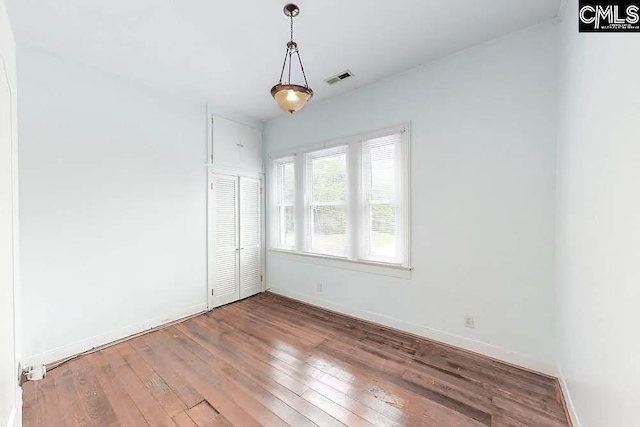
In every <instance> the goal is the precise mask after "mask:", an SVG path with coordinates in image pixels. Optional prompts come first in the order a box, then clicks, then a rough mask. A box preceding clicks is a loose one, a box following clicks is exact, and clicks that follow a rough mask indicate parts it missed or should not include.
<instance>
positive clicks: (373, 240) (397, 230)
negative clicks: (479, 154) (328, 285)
mask: <svg viewBox="0 0 640 427" xmlns="http://www.w3.org/2000/svg"><path fill="white" fill-rule="evenodd" d="M409 176H410V174H409V132H408V125H400V126H396V127H393V128H389V129H385V130H382V131H377V132H371V133H368V134H362V135H358V136H354V137H350V138H345V139H343V140H339V141H333V142H329V143H325V144H322V145H317V146H309V147H302V148H299V149H294V150H291V151H290V152H289V153H287V154H286V155H284V156H282V157H276V158H272V160H271V168H270V186H271V188H272V192H271V194H272V202H271V210H270V212H271V221H270V233H271V236H272V238H271V239H270V241H271V248H272V249H281V250H288V251H290V252H294V253H299V254H301V255H307V256H319V257H324V258H333V259H344V260H346V261H350V262H361V263H365V264H383V265H390V266H398V267H407V268H408V267H409V266H410V254H409V249H410V242H409V226H410V200H409V195H410V190H409V189H410V182H409ZM296 184H297V186H296ZM298 191H299V192H300V193H297V192H298ZM297 233H300V234H299V235H298V234H297Z"/></svg>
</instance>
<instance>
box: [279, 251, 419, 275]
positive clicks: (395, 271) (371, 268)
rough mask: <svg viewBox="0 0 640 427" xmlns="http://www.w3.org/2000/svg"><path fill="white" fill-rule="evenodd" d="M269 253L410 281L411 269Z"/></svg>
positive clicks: (374, 263)
mask: <svg viewBox="0 0 640 427" xmlns="http://www.w3.org/2000/svg"><path fill="white" fill-rule="evenodd" d="M269 252H270V253H272V254H273V255H275V256H277V257H280V258H282V259H288V260H291V261H299V262H306V263H310V264H318V265H324V266H327V267H335V268H343V269H347V270H354V271H361V272H363V273H370V274H379V275H382V276H390V277H397V278H400V279H411V272H412V271H413V267H404V266H401V265H394V264H385V263H380V262H372V261H353V260H350V259H345V258H337V257H332V256H327V255H316V254H310V253H300V252H295V251H291V250H286V249H275V248H269Z"/></svg>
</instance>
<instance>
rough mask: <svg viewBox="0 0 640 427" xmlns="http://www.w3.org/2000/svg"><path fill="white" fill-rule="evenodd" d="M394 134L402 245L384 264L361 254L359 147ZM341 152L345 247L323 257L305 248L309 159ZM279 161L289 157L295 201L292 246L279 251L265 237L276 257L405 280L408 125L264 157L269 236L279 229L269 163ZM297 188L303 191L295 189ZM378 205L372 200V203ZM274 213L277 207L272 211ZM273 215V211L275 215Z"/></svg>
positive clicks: (408, 229)
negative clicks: (266, 161)
mask: <svg viewBox="0 0 640 427" xmlns="http://www.w3.org/2000/svg"><path fill="white" fill-rule="evenodd" d="M394 134H400V135H401V141H400V145H399V147H400V150H399V153H398V154H397V156H396V162H397V165H398V167H399V171H398V173H399V175H400V178H399V182H400V185H397V186H396V189H398V187H399V190H398V193H399V194H397V195H396V199H397V200H395V203H396V205H397V208H398V210H397V212H399V213H400V214H399V222H400V224H401V228H402V230H401V233H402V234H403V239H402V242H401V244H402V247H401V248H399V251H400V252H401V254H402V255H403V256H402V258H403V259H402V260H401V261H400V262H386V261H383V260H376V259H372V258H371V257H367V256H366V255H365V247H364V246H365V245H364V240H365V239H364V234H365V232H364V230H363V228H364V224H363V223H362V221H363V220H364V218H365V216H364V209H365V204H366V197H365V194H364V187H363V181H362V179H363V163H362V162H363V146H364V143H365V142H367V141H370V140H372V139H376V138H382V137H385V136H390V135H394ZM333 150H335V151H336V152H345V155H346V187H347V188H346V198H345V201H344V205H345V206H346V215H347V245H346V246H347V248H346V256H335V255H327V254H322V253H315V252H311V251H310V250H309V249H310V248H308V247H306V245H307V242H309V241H310V236H309V233H310V232H311V229H310V227H309V226H310V224H309V222H310V209H311V207H312V203H313V202H312V200H310V198H311V191H312V190H311V188H312V185H313V183H312V182H310V181H311V180H310V179H308V168H309V161H310V159H312V158H313V157H316V158H317V157H323V156H322V155H320V156H314V154H316V153H319V152H322V151H329V152H330V151H333ZM283 159H294V171H295V190H296V191H295V203H294V217H295V230H296V247H295V248H288V247H287V248H285V247H279V246H278V245H277V242H275V241H274V239H269V241H270V247H269V250H270V251H271V252H273V253H276V254H281V255H283V256H286V257H293V258H296V259H299V260H303V261H307V262H312V263H319V264H323V265H331V266H336V267H341V268H348V269H354V270H360V271H366V272H371V273H374V274H384V275H390V276H395V277H402V278H410V272H411V270H413V268H412V267H411V133H410V123H409V122H405V123H401V124H398V125H394V126H389V127H387V128H384V129H379V130H376V131H371V132H363V133H360V134H357V135H353V136H350V137H347V138H341V139H336V140H333V141H328V142H323V143H319V144H312V145H306V146H300V147H295V148H291V149H288V150H284V151H281V152H279V153H275V154H274V155H272V156H270V158H269V161H270V165H271V167H270V168H269V169H268V171H269V175H268V178H269V187H270V188H271V189H272V192H271V194H272V198H271V202H270V205H271V206H272V209H271V210H270V216H271V218H272V220H271V226H270V227H269V230H268V232H269V234H270V235H271V236H273V235H274V234H275V236H276V237H278V236H279V226H277V228H274V221H273V214H274V212H273V208H274V207H276V206H274V205H275V204H276V203H275V202H277V199H276V198H275V197H273V196H275V193H274V191H273V190H275V189H276V188H277V186H278V183H277V173H276V169H275V165H277V164H278V163H282V161H283ZM299 188H303V189H304V191H297V190H298V189H299ZM378 202H379V201H376V203H378ZM276 209H277V207H276ZM276 212H277V211H276Z"/></svg>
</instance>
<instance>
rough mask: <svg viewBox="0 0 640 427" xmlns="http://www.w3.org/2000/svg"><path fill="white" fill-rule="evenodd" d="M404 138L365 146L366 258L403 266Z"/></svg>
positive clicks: (384, 139)
mask: <svg viewBox="0 0 640 427" xmlns="http://www.w3.org/2000/svg"><path fill="white" fill-rule="evenodd" d="M401 143H402V135H401V134H392V135H388V136H385V137H381V138H375V139H371V140H368V141H364V142H363V143H362V190H363V191H362V193H363V202H364V203H363V211H362V222H361V225H362V227H361V230H362V242H363V253H362V254H361V256H362V258H363V259H366V260H372V261H383V262H391V263H400V262H402V259H403V257H404V250H403V249H404V246H405V245H404V232H403V231H404V224H403V221H402V219H403V217H404V203H402V202H403V198H402V181H403V180H402V177H403V174H402V173H401V172H402V164H401V155H402V149H401V148H402V147H401Z"/></svg>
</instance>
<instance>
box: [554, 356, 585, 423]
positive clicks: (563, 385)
mask: <svg viewBox="0 0 640 427" xmlns="http://www.w3.org/2000/svg"><path fill="white" fill-rule="evenodd" d="M558 382H559V383H560V389H561V390H562V397H563V398H564V403H565V405H567V412H568V413H569V418H571V424H572V425H573V427H580V420H579V419H578V413H577V412H576V408H575V407H574V406H573V401H572V400H571V394H570V393H569V387H567V382H566V381H565V380H564V375H562V370H561V369H560V367H558Z"/></svg>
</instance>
